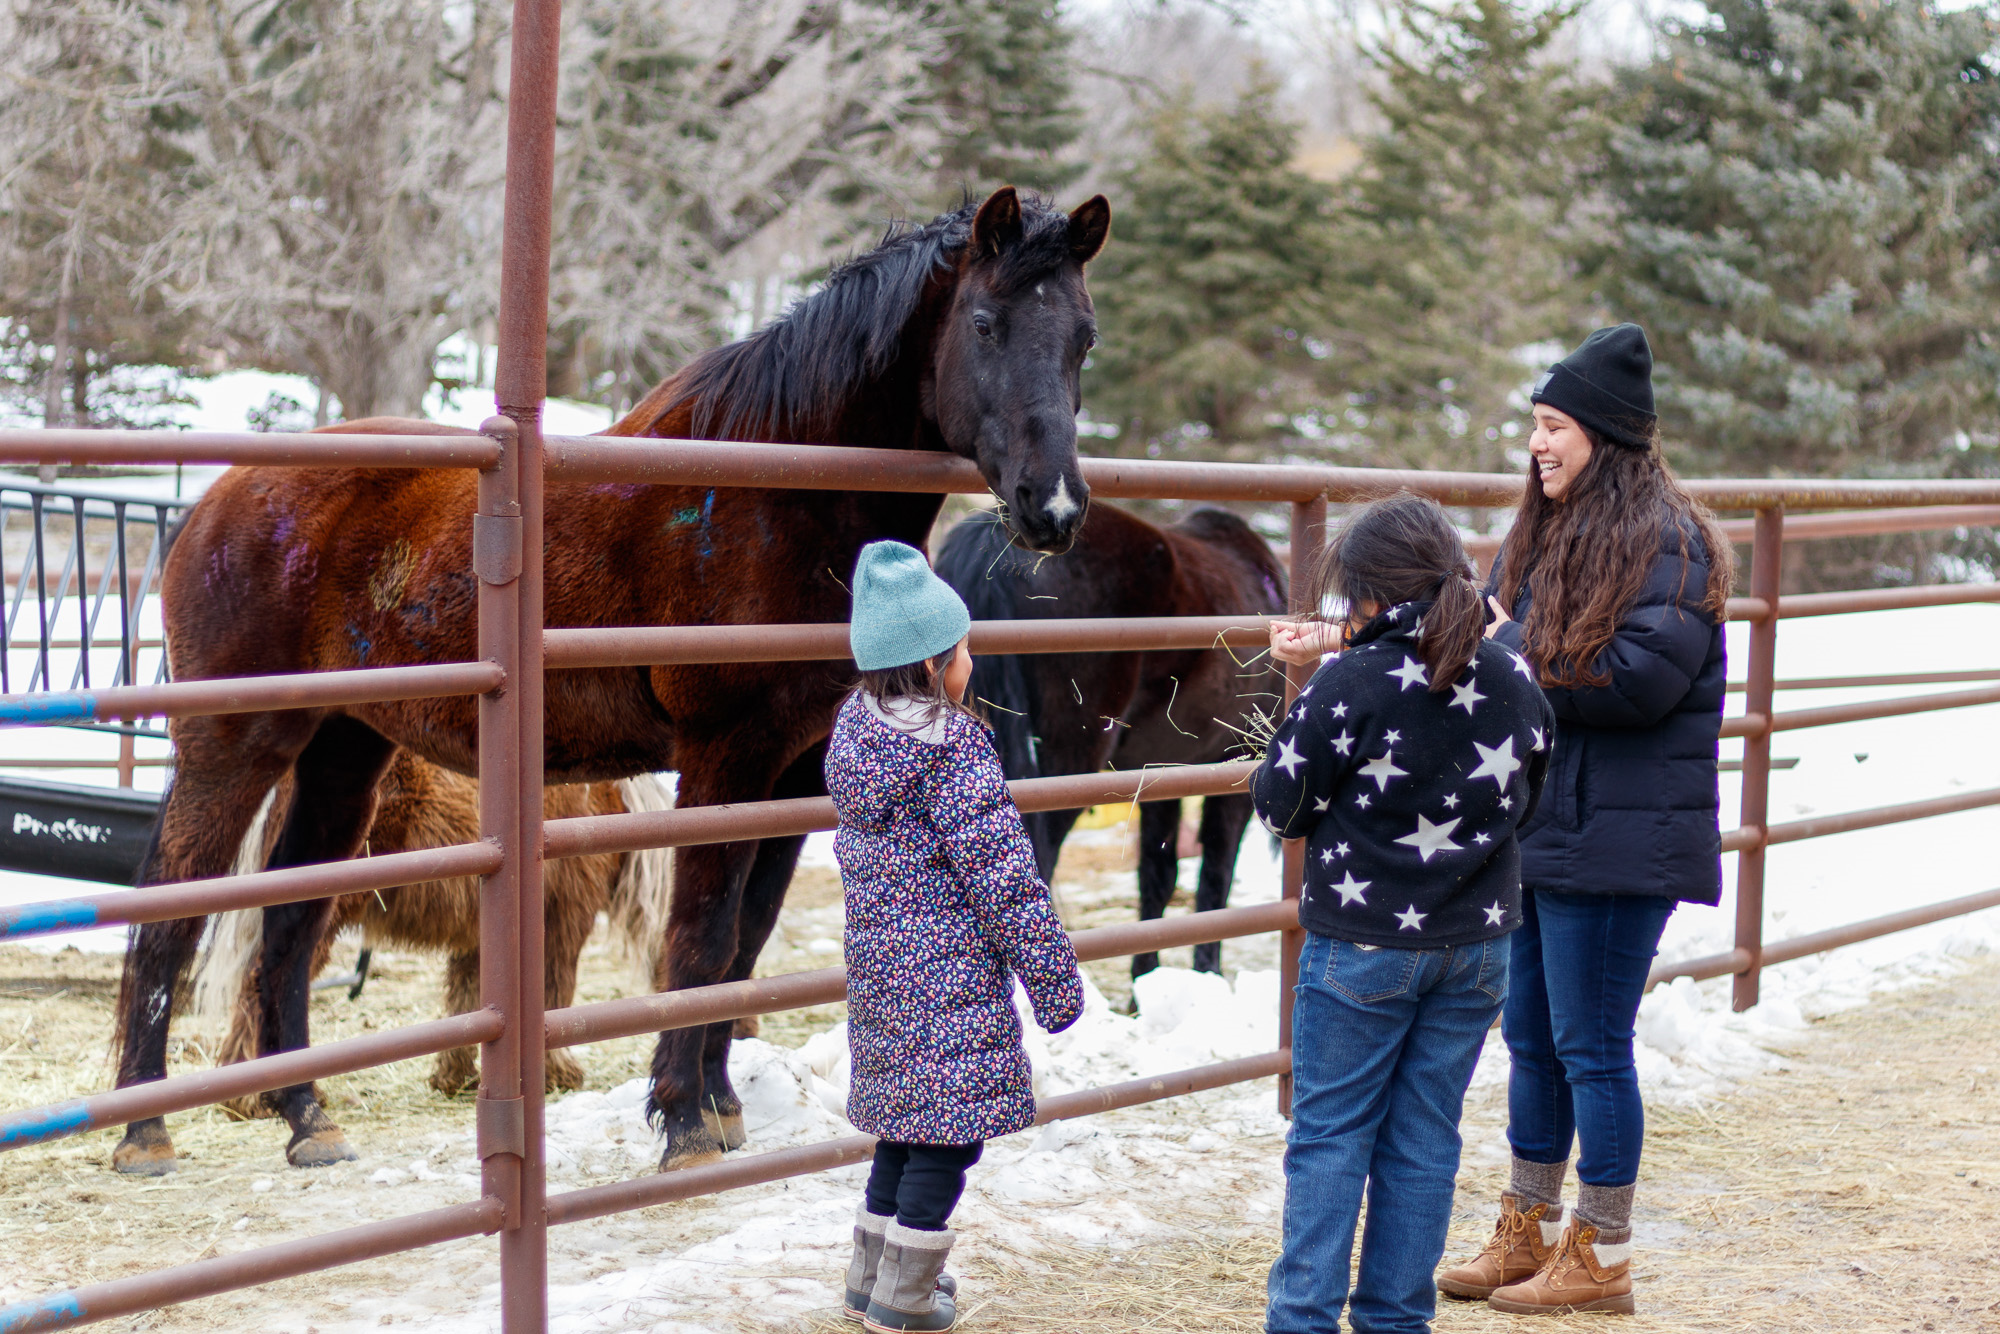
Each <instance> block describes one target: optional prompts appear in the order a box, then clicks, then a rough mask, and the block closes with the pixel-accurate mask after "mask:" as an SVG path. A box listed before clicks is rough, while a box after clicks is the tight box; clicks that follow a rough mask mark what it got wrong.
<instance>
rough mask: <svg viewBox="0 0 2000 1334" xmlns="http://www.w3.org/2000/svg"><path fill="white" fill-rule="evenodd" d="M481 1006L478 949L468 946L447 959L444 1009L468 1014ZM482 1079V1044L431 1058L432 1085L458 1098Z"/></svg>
mask: <svg viewBox="0 0 2000 1334" xmlns="http://www.w3.org/2000/svg"><path fill="white" fill-rule="evenodd" d="M478 1008H479V951H478V950H467V951H464V952H463V953H456V954H453V955H451V956H450V957H449V958H447V959H446V960H445V965H444V1012H445V1013H446V1014H469V1013H471V1012H472V1011H473V1010H476V1009H478ZM478 1081H479V1048H477V1047H453V1048H452V1049H451V1050H449V1051H441V1052H439V1053H438V1054H437V1058H436V1059H435V1060H434V1061H432V1062H431V1087H432V1088H434V1089H436V1090H437V1091H438V1092H439V1093H442V1094H444V1095H445V1096H446V1097H447V1098H455V1097H457V1096H458V1095H459V1094H461V1093H463V1092H464V1091H465V1090H466V1089H469V1088H471V1087H472V1086H473V1085H474V1084H475V1083H477V1082H478Z"/></svg>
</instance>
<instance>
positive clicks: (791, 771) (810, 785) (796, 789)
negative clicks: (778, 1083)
mask: <svg viewBox="0 0 2000 1334" xmlns="http://www.w3.org/2000/svg"><path fill="white" fill-rule="evenodd" d="M825 795H826V746H825V744H824V743H822V744H820V745H817V746H814V747H813V748H812V749H811V750H808V751H807V752H806V753H805V754H803V755H801V756H800V757H799V758H798V759H796V760H794V761H792V763H791V764H790V765H788V766H787V767H786V769H785V771H784V772H783V773H781V774H779V775H778V781H777V782H776V783H775V784H773V785H772V788H771V796H772V798H773V799H775V800H786V799H789V798H792V797H821V796H825ZM805 845H806V840H805V836H804V835H802V834H801V835H795V836H791V837H787V838H767V839H764V840H763V841H762V842H760V843H759V844H758V845H757V856H756V859H755V860H753V861H752V862H751V863H750V874H749V876H747V877H746V878H745V880H744V882H743V897H742V899H741V901H740V903H739V905H738V907H737V916H736V958H735V959H734V960H732V961H731V962H730V965H729V971H728V972H727V973H726V974H724V976H723V980H724V981H727V982H740V981H742V980H743V979H745V978H747V977H749V976H750V975H751V974H752V973H753V972H755V971H756V969H757V959H758V956H760V955H761V954H763V952H764V945H765V943H766V942H767V941H769V940H770V939H771V931H772V929H773V928H775V927H776V926H777V924H778V910H779V909H780V908H782V907H784V905H785V891H786V890H788V889H790V888H791V886H792V873H793V872H794V871H796V870H797V869H798V865H799V852H800V850H801V849H803V848H804V847H805ZM737 1024H738V1021H737V1020H733V1019H731V1020H725V1021H723V1022H721V1023H715V1024H710V1025H709V1026H708V1031H707V1032H706V1033H705V1034H704V1035H703V1037H702V1052H701V1057H702V1061H701V1081H702V1083H701V1087H702V1100H701V1112H702V1121H703V1123H704V1124H706V1125H707V1126H708V1128H709V1130H710V1131H712V1132H713V1133H714V1134H715V1137H716V1138H717V1139H719V1140H721V1141H722V1145H723V1148H724V1149H740V1148H742V1147H743V1145H744V1144H745V1143H746V1142H748V1140H749V1133H748V1132H747V1131H746V1130H745V1129H744V1126H743V1100H742V1099H741V1098H739V1097H737V1096H736V1086H735V1085H734V1084H732V1083H731V1082H730V1079H729V1044H730V1042H731V1041H732V1040H733V1039H734V1038H735V1037H736V1035H737V1033H736V1030H737ZM747 1036H750V1037H755V1036H756V1034H755V1033H754V1032H753V1033H751V1034H748V1035H747Z"/></svg>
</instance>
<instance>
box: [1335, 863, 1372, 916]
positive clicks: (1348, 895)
mask: <svg viewBox="0 0 2000 1334" xmlns="http://www.w3.org/2000/svg"><path fill="white" fill-rule="evenodd" d="M1374 883H1375V882H1374V881H1373V880H1356V879H1355V878H1354V872H1352V871H1349V872H1348V873H1347V879H1345V880H1343V881H1341V882H1340V883H1339V884H1337V885H1335V886H1333V888H1334V889H1337V890H1339V891H1340V906H1341V907H1343V908H1345V907H1347V906H1348V905H1349V904H1353V903H1358V904H1360V905H1361V906H1362V907H1364V908H1366V907H1367V906H1368V900H1367V899H1366V898H1365V897H1363V895H1362V893H1361V891H1362V890H1364V889H1366V888H1368V886H1370V885H1372V884H1374Z"/></svg>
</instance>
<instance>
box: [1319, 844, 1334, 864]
mask: <svg viewBox="0 0 2000 1334" xmlns="http://www.w3.org/2000/svg"><path fill="white" fill-rule="evenodd" d="M1319 864H1320V865H1321V866H1331V865H1333V849H1332V848H1321V849H1320V851H1319Z"/></svg>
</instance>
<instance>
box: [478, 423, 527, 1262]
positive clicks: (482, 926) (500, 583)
mask: <svg viewBox="0 0 2000 1334" xmlns="http://www.w3.org/2000/svg"><path fill="white" fill-rule="evenodd" d="M482 429H483V430H484V432H485V433H486V434H487V435H489V436H491V437H492V438H493V439H495V440H496V441H498V442H499V443H500V445H501V449H502V453H501V457H500V462H499V463H498V464H497V465H496V466H494V467H493V468H490V469H488V470H486V471H485V472H482V473H481V474H480V475H479V509H478V512H477V513H476V514H475V516H474V517H473V521H472V564H473V569H474V572H475V574H476V575H477V577H478V580H479V656H480V657H482V658H484V659H486V660H487V661H489V662H492V663H496V664H498V666H499V667H500V669H501V670H502V671H503V672H505V673H506V679H505V680H504V681H503V683H502V684H501V687H500V689H498V690H495V691H492V692H490V693H488V694H485V695H482V696H480V698H479V836H480V837H481V838H483V839H485V840H487V841H488V842H491V843H496V844H498V845H499V847H500V851H501V855H502V860H501V864H500V869H499V870H498V871H495V872H494V873H493V874H492V875H490V876H487V877H486V879H485V882H484V883H483V884H482V885H481V887H480V895H479V1001H480V1004H481V1005H483V1006H485V1007H486V1008H487V1009H490V1010H498V1011H499V1012H500V1014H501V1016H502V1017H503V1018H504V1019H506V1021H507V1028H506V1031H505V1032H503V1033H502V1034H501V1035H500V1036H499V1037H497V1038H495V1039H494V1040H493V1041H491V1042H489V1043H487V1044H485V1045H484V1046H483V1047H481V1048H480V1051H479V1100H478V1103H477V1104H476V1106H477V1108H478V1128H479V1160H480V1175H481V1178H482V1191H483V1193H484V1194H486V1195H488V1196H490V1197H492V1198H495V1199H498V1200H499V1201H501V1203H502V1204H503V1205H504V1206H505V1209H506V1215H505V1217H504V1219H503V1220H502V1227H503V1228H504V1229H505V1230H506V1231H505V1232H503V1234H502V1235H503V1241H502V1251H503V1265H502V1272H501V1286H502V1291H503V1293H504V1292H505V1291H506V1289H507V1287H508V1284H509V1279H510V1275H509V1272H508V1270H507V1268H506V1266H505V1264H504V1254H505V1248H506V1242H505V1240H504V1238H505V1237H506V1236H508V1235H511V1234H513V1233H514V1232H517V1231H518V1230H519V1229H520V1227H521V1220H522V1191H521V1169H522V1159H523V1157H524V1156H525V1154H526V1150H527V1146H526V1131H525V1125H524V1116H525V1103H524V1101H523V1098H522V1088H523V1085H522V1070H521V1066H522V1059H521V1057H522V1052H521V1048H522V1042H523V1038H524V1036H525V1034H526V1031H527V1030H526V1026H525V1022H524V1017H523V1015H522V1013H521V991H522V985H521V970H520V963H519V958H520V951H521V946H520V939H521V913H520V906H521V893H520V881H521V863H522V857H521V815H520V799H521V791H520V783H519V782H518V774H519V771H520V751H521V712H520V699H519V694H520V683H521V662H520V648H521V633H520V626H521V502H520V486H519V483H520V475H519V468H520V448H519V437H520V432H519V429H518V428H517V427H516V426H515V424H514V422H513V421H512V420H511V419H509V418H506V417H494V418H490V419H489V420H488V421H487V422H486V423H485V425H484V427H483V428H482ZM503 1301H504V1297H503Z"/></svg>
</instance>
